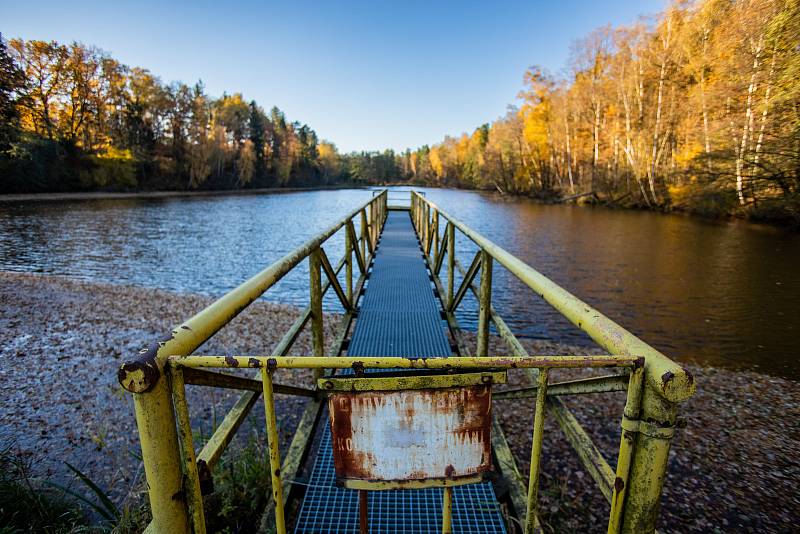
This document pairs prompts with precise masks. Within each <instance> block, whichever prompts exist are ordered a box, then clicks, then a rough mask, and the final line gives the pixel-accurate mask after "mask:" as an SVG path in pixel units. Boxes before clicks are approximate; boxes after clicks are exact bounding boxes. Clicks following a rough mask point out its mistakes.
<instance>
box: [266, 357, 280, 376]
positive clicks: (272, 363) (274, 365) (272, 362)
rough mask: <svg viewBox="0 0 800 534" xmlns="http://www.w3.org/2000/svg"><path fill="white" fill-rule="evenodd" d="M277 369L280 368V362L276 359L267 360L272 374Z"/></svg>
mask: <svg viewBox="0 0 800 534" xmlns="http://www.w3.org/2000/svg"><path fill="white" fill-rule="evenodd" d="M277 368H278V360H276V359H275V358H270V359H268V360H267V369H268V370H269V372H270V373H271V372H273V371H274V370H275V369H277Z"/></svg>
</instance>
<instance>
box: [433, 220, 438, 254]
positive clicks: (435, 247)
mask: <svg viewBox="0 0 800 534" xmlns="http://www.w3.org/2000/svg"><path fill="white" fill-rule="evenodd" d="M438 259H439V210H436V209H434V210H433V264H434V265H436V261H437V260H438Z"/></svg>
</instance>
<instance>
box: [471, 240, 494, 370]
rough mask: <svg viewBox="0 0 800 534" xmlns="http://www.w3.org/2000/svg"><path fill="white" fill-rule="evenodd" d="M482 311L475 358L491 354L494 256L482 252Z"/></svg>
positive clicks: (480, 303) (480, 310) (479, 317)
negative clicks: (490, 336)
mask: <svg viewBox="0 0 800 534" xmlns="http://www.w3.org/2000/svg"><path fill="white" fill-rule="evenodd" d="M479 305H480V309H479V311H478V347H477V351H476V352H475V356H478V357H481V356H486V355H487V354H488V353H489V321H490V320H491V309H492V256H491V255H490V254H489V253H488V252H486V251H485V250H481V286H480V299H479Z"/></svg>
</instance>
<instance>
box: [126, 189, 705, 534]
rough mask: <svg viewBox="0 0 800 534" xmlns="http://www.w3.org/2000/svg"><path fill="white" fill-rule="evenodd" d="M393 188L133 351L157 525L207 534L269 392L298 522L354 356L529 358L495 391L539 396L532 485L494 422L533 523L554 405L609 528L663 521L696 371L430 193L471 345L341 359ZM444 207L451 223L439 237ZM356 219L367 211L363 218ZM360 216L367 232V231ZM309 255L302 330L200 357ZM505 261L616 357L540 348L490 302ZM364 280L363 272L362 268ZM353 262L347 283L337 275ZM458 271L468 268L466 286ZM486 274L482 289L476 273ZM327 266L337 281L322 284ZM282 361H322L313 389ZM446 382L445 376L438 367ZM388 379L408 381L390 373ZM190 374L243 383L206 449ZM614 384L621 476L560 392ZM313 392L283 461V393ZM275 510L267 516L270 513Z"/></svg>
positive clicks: (423, 210) (450, 292) (429, 364)
mask: <svg viewBox="0 0 800 534" xmlns="http://www.w3.org/2000/svg"><path fill="white" fill-rule="evenodd" d="M387 198H388V195H387V192H386V191H382V192H380V193H379V194H377V195H376V196H375V197H374V198H373V199H371V200H370V201H369V202H366V203H365V204H364V205H362V206H360V207H359V208H358V209H356V210H355V211H353V212H352V213H350V214H349V215H348V216H347V217H345V218H344V219H342V220H341V221H339V222H337V223H336V224H335V225H333V226H332V227H331V228H329V229H328V230H327V231H325V232H323V233H322V234H320V235H318V236H316V237H314V238H313V239H311V240H309V241H308V242H307V243H305V244H304V245H302V246H301V247H298V248H297V249H296V250H294V251H292V252H291V253H289V254H287V255H286V256H285V257H284V258H282V259H281V260H280V261H278V262H276V263H275V264H273V265H271V266H270V267H268V268H267V269H265V270H264V271H262V272H261V273H259V274H257V275H256V276H254V277H253V278H251V279H250V280H248V281H247V282H245V283H243V284H242V285H241V286H239V287H238V288H236V289H234V290H233V291H231V292H230V293H228V294H226V295H225V296H223V297H222V298H220V299H219V300H217V301H216V302H214V303H213V304H211V305H210V306H209V307H207V308H206V309H204V310H203V311H201V312H200V313H198V314H197V315H195V316H194V317H192V318H191V319H189V320H187V321H186V322H184V323H183V324H181V325H179V326H177V327H176V328H175V329H174V330H173V331H172V333H171V335H170V336H169V337H168V338H165V339H164V340H162V341H160V342H157V343H155V344H153V345H152V346H151V347H150V348H148V349H146V350H143V351H142V352H141V353H140V355H139V357H138V358H137V359H135V360H134V361H131V362H128V363H126V364H124V365H123V366H122V367H121V368H120V370H119V380H120V383H121V384H122V385H123V387H125V389H127V390H129V391H130V392H132V393H133V396H134V406H135V411H136V421H137V425H138V428H139V435H140V441H141V447H142V457H143V461H144V467H145V475H146V477H147V483H148V488H149V498H150V503H151V509H152V513H153V521H152V523H151V524H150V526H149V527H148V531H153V532H170V533H171V532H190V531H194V532H205V520H204V511H203V499H202V487H203V483H204V480H207V479H208V478H209V477H210V473H211V471H212V470H213V468H214V466H215V465H216V464H217V462H218V461H219V459H220V457H221V455H222V453H223V452H224V450H225V448H226V447H227V445H228V444H229V443H230V441H231V439H232V438H233V436H234V434H235V432H236V430H237V429H238V428H239V426H240V425H241V423H242V422H243V421H244V418H245V417H246V416H247V414H248V413H249V411H250V410H251V408H252V407H253V405H254V404H255V401H256V400H257V399H258V396H259V395H261V394H263V396H264V405H265V418H266V427H267V437H268V441H269V451H270V454H269V457H270V458H269V459H270V465H271V472H272V497H273V498H272V501H271V506H272V507H273V508H272V510H273V512H272V513H274V516H272V518H271V519H274V524H275V526H276V528H277V530H278V532H283V531H284V530H285V518H284V503H286V502H287V499H288V498H289V493H290V491H289V490H290V489H291V483H292V480H293V478H294V477H295V476H296V474H297V473H298V472H299V470H300V468H301V464H302V462H303V459H304V456H305V454H306V452H307V451H308V447H309V445H310V442H311V440H310V437H311V434H312V432H313V429H314V426H315V424H316V421H317V420H318V418H319V414H320V413H321V406H322V397H323V393H324V390H325V387H326V386H325V383H324V380H319V379H321V378H322V375H323V371H324V369H335V368H346V367H352V368H354V370H356V371H358V372H360V371H362V370H363V369H365V368H409V369H422V368H426V369H434V368H435V369H450V370H456V369H462V370H467V369H473V370H481V369H483V370H486V369H494V370H498V369H500V370H503V369H509V368H523V369H528V370H530V371H531V378H532V380H533V384H531V386H530V387H524V388H520V389H513V390H507V391H502V392H496V393H495V394H494V398H495V399H496V400H500V401H502V400H503V399H514V398H526V397H535V398H536V411H535V414H534V420H533V450H532V456H531V471H530V476H529V479H528V487H527V490H526V489H525V487H524V486H523V484H522V482H521V477H520V476H519V473H518V470H517V468H516V464H515V461H514V459H513V456H512V455H511V454H510V451H509V450H508V445H507V443H506V442H505V439H504V437H503V432H502V428H501V427H500V426H499V424H498V423H497V421H496V420H495V421H494V423H493V427H492V443H493V445H494V449H495V455H496V457H497V463H498V467H500V468H501V471H502V473H503V474H504V476H508V477H510V479H511V480H510V482H511V484H510V487H511V491H510V494H511V501H512V504H513V506H514V509H515V510H516V512H517V514H518V515H519V516H520V518H521V519H522V518H523V517H522V516H523V513H524V514H525V516H524V519H525V524H526V527H527V528H526V531H527V532H532V531H534V530H535V529H536V528H538V517H537V514H536V500H537V494H538V475H539V459H540V455H541V446H542V440H543V429H544V426H543V422H544V417H545V412H547V414H548V415H551V416H553V417H554V418H555V419H556V420H557V421H558V423H559V425H560V426H561V427H562V429H563V430H564V432H565V434H566V436H567V438H568V440H569V441H570V443H571V444H572V445H573V447H574V448H575V449H576V451H577V452H578V454H579V456H580V458H581V460H582V461H583V463H584V465H585V466H586V467H587V469H588V471H589V473H590V474H591V475H592V477H593V478H594V479H595V481H596V482H597V483H598V485H599V487H600V489H601V491H602V492H603V494H604V495H605V496H606V497H607V499H608V500H609V502H610V503H611V512H610V515H609V525H608V530H609V532H620V531H623V532H647V531H649V532H652V531H653V530H654V528H655V521H656V513H657V508H658V501H659V498H660V494H661V488H662V485H663V480H664V475H665V471H666V460H667V453H668V451H669V444H670V440H671V437H672V433H673V429H674V426H675V422H676V403H678V402H681V401H683V400H685V399H687V398H689V397H690V396H691V395H692V393H693V391H694V384H693V382H692V379H691V375H689V374H688V373H687V372H686V371H685V370H683V369H682V368H681V367H679V366H678V365H677V364H675V363H674V362H672V361H671V360H669V359H668V358H667V357H665V356H664V355H662V354H660V353H659V352H657V351H656V350H655V349H653V348H651V347H650V346H649V345H646V344H645V343H643V342H642V341H640V340H639V339H637V338H636V337H635V336H633V335H632V334H630V333H629V332H627V331H625V330H624V329H622V328H621V327H619V326H618V325H616V324H615V323H613V322H612V321H610V320H609V319H607V318H605V317H604V316H602V315H601V314H600V313H599V312H597V311H596V310H594V309H593V308H591V307H589V306H588V305H586V304H584V303H582V302H581V301H580V300H578V299H577V298H575V297H574V296H572V295H570V294H569V293H567V292H566V291H564V290H563V289H561V288H560V287H558V286H557V285H555V284H553V283H552V282H551V281H549V280H548V279H546V278H545V277H543V276H542V275H541V274H539V273H537V272H536V271H534V270H533V269H532V268H530V267H528V266H527V265H525V264H524V263H523V262H521V261H520V260H518V259H517V258H515V257H514V256H512V255H510V254H509V253H507V252H505V251H504V250H502V249H501V248H499V247H497V246H496V245H494V244H493V243H491V242H490V241H488V240H487V239H485V238H484V237H482V236H480V235H479V234H477V233H476V232H474V231H472V230H471V229H469V228H468V227H467V226H466V225H464V224H463V223H461V222H459V221H458V220H456V219H454V218H453V217H451V216H449V215H448V214H447V213H445V212H443V211H441V210H440V209H439V208H438V207H437V206H436V205H435V204H433V203H431V202H429V201H427V200H426V199H425V198H423V197H422V196H421V195H419V194H417V193H415V192H412V193H411V194H410V198H411V207H410V215H411V218H412V220H413V222H414V225H415V228H416V232H417V235H418V237H419V238H420V243H421V245H422V247H423V250H424V251H425V259H426V261H427V263H428V266H429V268H430V271H431V273H433V280H434V283H435V285H436V288H437V291H438V292H439V294H440V296H441V298H442V301H443V304H444V306H445V308H446V310H445V311H446V314H445V315H446V318H447V321H448V323H449V325H450V328H451V331H452V332H453V334H454V336H455V338H456V342H457V344H458V348H459V354H460V356H456V357H451V358H447V359H432V358H431V359H415V358H413V356H414V355H408V356H409V358H386V357H373V358H369V357H358V358H350V357H339V356H338V355H339V354H341V352H342V348H343V346H344V340H345V338H346V336H347V333H348V330H349V328H350V325H351V322H352V319H353V317H354V315H355V303H356V302H357V300H358V295H359V294H360V293H361V291H362V288H363V287H364V283H365V281H366V279H367V276H368V269H369V265H370V263H371V261H372V259H373V257H374V253H375V250H376V248H377V245H378V241H379V238H380V233H381V228H382V225H383V222H384V221H385V218H386V214H387V211H388V209H389V206H388V201H387ZM440 218H441V219H444V220H445V221H446V227H445V229H444V232H443V234H442V235H440V232H439V227H440V224H439V222H440ZM354 219H355V221H356V222H354ZM358 222H360V225H359V230H360V233H357V232H356V226H357V223H358ZM340 230H343V231H344V237H345V253H344V256H343V257H342V258H341V260H340V261H339V262H338V263H337V264H336V265H332V264H331V262H330V261H329V259H328V257H327V254H326V252H325V250H324V249H323V245H324V244H325V243H326V242H327V241H328V239H330V238H331V236H333V235H334V234H336V233H337V232H339V231H340ZM456 230H459V231H461V232H462V233H463V234H464V235H466V236H467V237H468V238H469V239H471V240H472V241H473V242H474V243H476V244H477V245H478V248H479V250H478V254H477V255H476V257H475V259H474V261H473V262H472V264H471V265H470V266H469V268H467V269H464V268H463V266H461V265H460V263H459V262H458V260H457V259H456V257H455V253H454V252H455V231H456ZM445 257H447V265H448V267H447V271H448V272H447V280H446V287H447V289H446V290H445V288H444V287H443V284H442V281H441V280H440V278H439V273H440V271H441V269H442V267H443V264H444V259H445ZM306 258H308V260H309V266H310V276H309V285H310V305H309V306H308V307H307V308H306V309H305V310H304V311H303V312H302V313H301V315H300V316H299V317H298V319H297V320H296V321H295V323H294V324H293V325H292V326H291V327H290V328H289V330H288V331H287V332H286V334H285V335H284V337H283V338H282V339H281V341H280V342H279V343H278V345H277V346H276V347H275V348H274V349H273V350H272V353H271V354H269V355H256V356H196V355H192V353H193V352H194V351H195V350H196V349H197V348H198V347H199V346H200V345H202V344H203V343H204V342H205V341H207V340H208V339H210V338H211V337H212V336H213V335H214V334H215V333H216V332H217V331H219V330H220V329H221V328H222V327H224V326H225V325H226V324H228V323H229V322H230V321H231V320H232V319H233V318H234V317H235V316H236V315H238V314H239V313H240V312H241V311H243V310H244V309H245V308H246V307H247V306H248V305H249V304H250V303H252V302H253V301H254V300H255V299H257V298H258V297H259V296H261V295H262V294H263V293H264V292H265V291H267V290H268V289H269V288H270V287H272V286H273V285H274V284H275V283H276V282H277V281H278V280H280V279H281V278H282V277H283V276H284V275H285V274H286V273H288V272H289V271H290V270H291V269H293V268H294V267H296V266H297V265H298V264H299V263H300V262H302V261H303V260H304V259H306ZM493 262H497V263H499V264H500V265H502V266H504V267H505V268H507V269H508V270H509V271H511V272H512V273H513V274H514V275H515V276H517V277H518V278H519V279H520V280H522V281H523V282H524V283H525V284H527V285H528V286H529V287H531V288H532V289H533V290H534V291H535V292H536V293H537V294H538V295H539V296H540V297H541V298H544V299H545V300H546V301H547V302H549V303H550V304H551V305H553V306H554V307H555V308H556V309H557V310H558V311H560V312H561V313H562V314H563V315H564V316H565V317H567V318H568V319H570V320H571V321H572V322H573V323H575V324H576V325H577V326H578V327H579V328H581V329H583V330H584V331H586V332H587V333H589V335H590V336H592V338H593V339H594V340H595V341H597V342H598V343H599V344H600V345H601V346H602V347H604V348H605V349H606V350H608V352H609V353H611V354H612V355H611V356H531V355H529V354H528V353H527V352H526V351H525V349H524V348H523V346H522V344H521V343H520V342H519V340H518V339H517V338H516V337H515V336H514V335H513V333H512V332H511V330H510V329H509V328H508V326H507V325H506V323H505V322H504V321H503V319H502V318H501V317H500V316H499V315H498V314H497V313H496V311H495V310H494V308H493V307H492V306H491V292H492V281H491V271H492V264H493ZM354 264H355V265H356V266H357V267H358V270H359V272H360V273H361V274H360V277H359V278H358V280H357V281H355V282H354V280H353V266H354ZM342 269H345V284H344V287H342V285H341V284H340V283H339V281H338V276H339V274H340V273H341V271H342ZM456 272H459V273H460V274H461V276H462V277H463V281H462V283H461V284H460V286H459V287H458V288H456V287H455V279H456ZM479 272H480V273H481V278H480V283H479V286H478V287H476V286H475V284H474V283H473V282H474V280H475V278H476V276H477V274H478V273H479ZM322 273H325V276H326V278H327V281H326V282H325V283H324V284H323V283H322V281H323V277H322ZM330 288H333V289H334V292H335V293H336V295H337V297H338V299H339V300H340V301H341V303H342V305H343V307H344V309H345V313H344V315H343V317H342V319H341V322H340V325H339V330H338V333H337V334H336V338H335V340H334V343H333V348H332V350H331V353H332V354H335V355H337V356H325V346H326V342H325V338H324V333H323V315H322V297H323V295H324V294H325V293H326V292H327V291H328V289H330ZM467 291H472V292H473V293H475V295H476V297H478V300H479V303H480V311H479V322H478V323H479V324H478V335H477V338H478V340H477V352H476V354H475V355H474V356H470V351H469V350H468V346H467V344H466V343H465V342H464V339H463V336H462V335H461V333H460V329H459V327H458V323H457V321H456V318H455V310H456V309H457V307H458V305H459V303H460V302H461V301H462V299H463V297H464V295H465V294H466V292H467ZM490 322H493V323H494V324H495V326H496V328H497V332H498V333H499V335H500V337H501V338H502V339H503V340H504V341H505V343H506V344H507V346H508V347H509V349H510V351H511V354H512V356H508V357H497V356H495V357H490V356H489V355H488V346H489V337H488V336H489V323H490ZM309 324H310V326H311V338H312V348H313V350H312V352H313V354H312V355H309V356H305V357H288V356H287V354H288V353H289V351H290V349H291V348H292V345H293V344H294V342H295V341H296V340H297V338H298V336H299V334H300V333H301V331H302V330H303V329H304V328H305V327H306V326H307V325H309ZM586 367H609V368H621V369H622V370H623V371H627V373H626V374H612V375H608V376H602V377H594V378H588V379H582V380H573V381H569V382H561V383H555V384H550V383H549V380H548V379H549V371H550V369H553V368H586ZM210 368H228V369H234V368H237V369H242V368H253V369H257V373H256V375H255V376H254V377H253V378H247V377H242V376H234V375H230V374H223V373H217V372H213V371H210V370H209V369H210ZM281 368H309V369H314V370H315V378H317V379H318V380H315V383H314V384H313V386H312V387H299V386H297V385H286V384H278V383H274V382H273V372H274V371H275V370H276V369H281ZM428 379H430V380H435V378H434V377H428ZM386 380H398V379H397V378H394V379H392V378H387V379H386ZM185 385H204V386H214V387H223V388H230V389H238V390H242V391H244V393H243V394H242V396H241V397H240V398H239V400H238V401H237V402H236V404H235V405H234V407H233V408H232V409H231V411H230V412H229V413H228V414H227V415H226V416H225V418H224V420H223V421H222V423H221V424H220V425H219V426H218V428H217V429H216V431H215V432H214V434H213V435H212V437H211V438H210V439H209V440H208V442H207V443H206V444H205V446H204V447H203V448H202V450H200V451H199V452H197V453H195V450H194V444H193V441H192V431H191V426H190V421H189V411H188V405H187V401H186V395H185ZM608 391H627V401H626V404H625V408H624V413H623V418H622V429H623V430H622V439H621V444H620V450H619V457H618V461H617V469H616V473H614V471H612V470H611V468H610V466H609V465H608V463H607V461H606V460H605V459H604V458H603V457H602V455H601V454H600V453H599V451H598V450H597V448H596V447H595V446H594V445H593V444H592V443H591V440H590V439H589V437H588V435H587V434H586V432H585V431H584V430H583V428H581V426H580V425H579V424H578V423H577V421H576V420H575V418H574V417H573V416H572V414H571V413H570V411H569V410H568V409H567V408H566V407H565V406H564V404H563V403H562V402H561V401H560V400H559V398H558V396H560V395H568V394H584V393H597V392H608ZM276 393H279V394H290V395H301V396H306V397H310V398H311V401H310V402H309V403H308V404H307V408H306V410H305V412H304V413H303V415H302V417H301V420H300V423H299V424H298V430H297V432H296V433H295V436H294V438H293V440H292V443H291V444H290V447H289V449H288V451H287V453H286V455H285V457H284V458H283V459H281V457H280V454H279V450H278V440H277V423H276V414H275V406H274V399H273V396H274V394H276ZM449 494H450V493H449V490H448V489H447V488H445V493H444V498H445V501H444V503H443V504H444V524H443V531H445V532H447V531H449V526H450V522H449V515H448V513H447V512H448V510H449V500H448V497H449ZM264 517H265V518H267V517H268V516H267V514H265V516H264Z"/></svg>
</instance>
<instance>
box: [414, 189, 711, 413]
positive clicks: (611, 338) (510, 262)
mask: <svg viewBox="0 0 800 534" xmlns="http://www.w3.org/2000/svg"><path fill="white" fill-rule="evenodd" d="M412 194H413V195H417V197H418V198H420V199H421V200H422V201H423V202H425V203H426V204H428V205H429V206H430V207H431V208H433V209H435V210H436V211H437V212H438V213H439V214H440V215H441V216H443V217H444V218H445V219H447V220H448V221H449V222H451V223H452V224H453V225H454V226H455V227H456V228H458V229H459V230H461V232H462V233H463V234H464V235H465V236H467V237H468V238H469V239H470V240H471V241H472V242H473V243H475V244H476V245H478V247H480V248H481V249H482V250H484V251H485V252H486V253H488V254H489V255H490V256H492V258H494V259H495V260H496V261H497V262H498V263H500V264H501V265H503V266H504V267H505V268H506V269H508V270H509V271H510V272H511V273H512V274H513V275H514V276H516V277H517V278H518V279H519V280H520V281H522V282H523V283H524V284H525V285H526V286H528V287H529V288H530V289H532V290H533V291H535V292H536V293H537V294H538V295H539V296H540V297H541V298H543V299H544V300H545V301H546V302H547V303H548V304H550V305H551V306H552V307H553V308H555V309H556V310H557V311H559V312H560V313H561V314H562V315H563V316H564V317H566V318H567V319H569V320H570V322H572V323H573V324H574V325H576V326H577V327H578V328H580V329H581V330H583V331H584V332H586V333H587V334H589V336H590V337H591V338H592V339H593V340H594V341H596V342H597V343H598V344H599V345H600V346H602V347H603V348H604V349H606V350H607V351H609V352H610V353H612V354H636V355H640V356H644V357H645V360H646V363H645V376H646V379H647V380H648V381H649V382H650V384H651V385H652V386H653V387H654V388H655V389H656V390H657V391H659V392H661V394H662V395H663V397H664V398H665V399H667V400H669V401H670V402H683V401H685V400H687V399H689V398H690V397H691V396H692V395H693V394H694V392H695V389H696V386H695V384H694V378H693V377H692V374H691V372H689V371H688V370H686V369H684V368H683V367H681V366H680V365H679V364H678V363H676V362H674V361H673V360H671V359H670V358H669V357H667V356H665V355H664V354H662V353H661V352H659V351H658V350H656V349H655V348H653V347H652V346H650V345H648V344H647V343H645V342H644V341H642V340H641V339H639V338H638V337H636V336H635V335H634V334H632V333H631V332H629V331H628V330H626V329H625V328H623V327H622V326H620V325H619V324H617V323H615V322H614V321H612V320H611V319H609V318H608V317H606V316H605V315H603V314H602V313H600V312H599V311H598V310H597V309H595V308H593V307H592V306H590V305H589V304H586V303H585V302H583V301H582V300H580V299H579V298H578V297H576V296H574V295H573V294H571V293H570V292H568V291H567V290H566V289H564V288H562V287H561V286H559V285H558V284H556V283H555V282H553V281H552V280H550V279H549V278H547V277H546V276H544V275H543V274H541V273H539V272H538V271H536V270H535V269H534V268H533V267H531V266H529V265H527V264H526V263H525V262H523V261H522V260H520V259H519V258H517V257H516V256H514V255H513V254H511V253H510V252H508V251H506V250H504V249H503V248H502V247H500V246H499V245H497V244H495V243H493V242H492V241H491V240H489V239H488V238H486V237H485V236H483V235H481V234H480V233H478V232H476V231H475V230H473V229H472V228H470V227H469V226H467V225H466V224H464V223H463V222H461V221H459V220H458V219H457V218H456V217H454V216H452V215H450V214H449V213H447V212H446V211H444V210H442V209H441V208H440V207H439V206H437V205H436V204H435V203H434V202H432V201H430V200H428V199H427V198H425V197H423V196H421V195H419V194H418V193H417V192H416V191H414V192H413V193H412Z"/></svg>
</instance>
